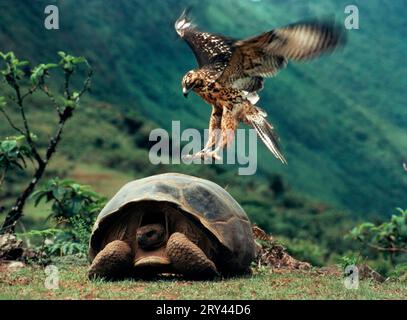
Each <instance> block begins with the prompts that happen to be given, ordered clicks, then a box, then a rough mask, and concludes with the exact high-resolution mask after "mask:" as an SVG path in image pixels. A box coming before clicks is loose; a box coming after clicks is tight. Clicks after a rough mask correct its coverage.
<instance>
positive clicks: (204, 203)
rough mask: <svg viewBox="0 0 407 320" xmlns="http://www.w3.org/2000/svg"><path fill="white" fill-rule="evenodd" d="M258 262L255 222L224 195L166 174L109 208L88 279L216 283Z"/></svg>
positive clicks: (130, 188) (126, 192)
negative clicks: (171, 277) (179, 278)
mask: <svg viewBox="0 0 407 320" xmlns="http://www.w3.org/2000/svg"><path fill="white" fill-rule="evenodd" d="M254 255H255V244H254V240H253V234H252V230H251V225H250V222H249V219H248V217H247V215H246V213H245V212H244V210H243V209H242V208H241V207H240V205H239V204H238V203H237V202H236V201H235V200H234V199H233V198H232V196H231V195H230V194H229V193H228V192H227V191H226V190H225V189H223V188H221V187H220V186H219V185H217V184H215V183H213V182H211V181H208V180H204V179H201V178H196V177H193V176H189V175H184V174H179V173H166V174H160V175H155V176H151V177H147V178H144V179H139V180H135V181H132V182H129V183H128V184H126V185H125V186H124V187H122V188H121V189H120V190H119V192H118V193H117V194H116V195H115V196H114V197H113V198H112V199H111V200H110V201H109V202H108V204H107V205H106V206H105V207H104V208H103V210H102V211H101V212H100V214H99V216H98V217H97V220H96V222H95V225H94V227H93V231H92V236H91V240H90V248H89V256H90V259H91V261H92V264H91V266H90V268H89V272H88V275H89V278H91V279H93V278H95V277H100V278H107V279H115V278H124V277H138V276H139V277H144V276H146V275H157V274H164V273H172V274H178V275H183V276H185V277H188V278H213V277H215V276H217V275H225V276H226V275H236V274H244V273H246V272H249V271H250V264H251V262H252V260H253V258H254Z"/></svg>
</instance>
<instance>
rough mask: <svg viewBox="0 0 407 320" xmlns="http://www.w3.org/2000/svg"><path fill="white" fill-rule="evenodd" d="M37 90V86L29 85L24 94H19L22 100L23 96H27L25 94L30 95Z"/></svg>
mask: <svg viewBox="0 0 407 320" xmlns="http://www.w3.org/2000/svg"><path fill="white" fill-rule="evenodd" d="M36 90H37V86H36V85H35V86H33V87H31V88H30V89H29V90H28V91H27V92H26V93H25V94H23V95H22V96H21V100H22V101H24V99H25V98H27V96H29V95H32V94H33V93H34V92H35V91H36Z"/></svg>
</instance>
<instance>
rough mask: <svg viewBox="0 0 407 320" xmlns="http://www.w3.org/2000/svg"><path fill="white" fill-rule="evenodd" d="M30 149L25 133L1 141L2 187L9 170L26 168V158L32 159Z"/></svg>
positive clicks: (0, 178)
mask: <svg viewBox="0 0 407 320" xmlns="http://www.w3.org/2000/svg"><path fill="white" fill-rule="evenodd" d="M30 151H31V150H30V148H29V146H28V145H27V143H26V139H25V137H24V136H23V135H20V136H13V137H7V138H6V139H5V140H4V141H1V142H0V187H1V185H2V184H3V181H4V178H5V176H6V174H7V171H8V170H11V169H15V168H17V169H20V170H24V168H25V167H26V159H29V160H32V154H31V152H30Z"/></svg>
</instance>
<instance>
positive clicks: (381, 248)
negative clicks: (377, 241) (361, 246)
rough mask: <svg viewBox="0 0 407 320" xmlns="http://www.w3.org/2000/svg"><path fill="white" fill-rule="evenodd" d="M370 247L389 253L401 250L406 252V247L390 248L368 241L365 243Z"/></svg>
mask: <svg viewBox="0 0 407 320" xmlns="http://www.w3.org/2000/svg"><path fill="white" fill-rule="evenodd" d="M366 244H367V245H368V246H369V247H370V248H373V249H376V250H379V251H385V252H391V253H395V252H403V253H407V249H404V248H397V247H390V248H386V247H381V246H377V245H374V244H370V243H366Z"/></svg>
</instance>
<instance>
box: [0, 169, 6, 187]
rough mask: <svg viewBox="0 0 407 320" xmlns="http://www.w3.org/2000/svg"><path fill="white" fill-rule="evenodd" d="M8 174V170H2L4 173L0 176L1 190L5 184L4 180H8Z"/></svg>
mask: <svg viewBox="0 0 407 320" xmlns="http://www.w3.org/2000/svg"><path fill="white" fill-rule="evenodd" d="M6 173H7V168H4V170H2V172H1V174H0V189H1V186H2V185H3V183H4V179H5V178H6Z"/></svg>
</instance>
